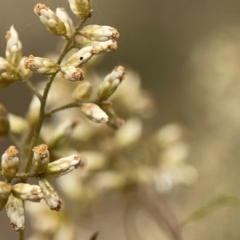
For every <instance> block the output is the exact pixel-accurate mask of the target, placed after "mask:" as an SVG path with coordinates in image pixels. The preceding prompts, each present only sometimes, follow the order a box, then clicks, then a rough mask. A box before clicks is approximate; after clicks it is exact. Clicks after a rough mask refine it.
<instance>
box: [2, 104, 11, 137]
mask: <svg viewBox="0 0 240 240" xmlns="http://www.w3.org/2000/svg"><path fill="white" fill-rule="evenodd" d="M9 129H10V124H9V118H8V113H7V111H6V109H5V107H4V106H3V105H2V104H0V137H5V136H6V135H8V132H9Z"/></svg>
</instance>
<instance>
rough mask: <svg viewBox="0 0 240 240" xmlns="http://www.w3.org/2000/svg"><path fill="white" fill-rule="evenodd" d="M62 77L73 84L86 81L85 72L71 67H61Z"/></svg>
mask: <svg viewBox="0 0 240 240" xmlns="http://www.w3.org/2000/svg"><path fill="white" fill-rule="evenodd" d="M61 76H62V77H63V78H65V79H67V80H69V81H71V82H77V81H82V80H83V79H84V75H83V70H82V69H81V68H76V67H74V66H70V65H69V66H63V67H61Z"/></svg>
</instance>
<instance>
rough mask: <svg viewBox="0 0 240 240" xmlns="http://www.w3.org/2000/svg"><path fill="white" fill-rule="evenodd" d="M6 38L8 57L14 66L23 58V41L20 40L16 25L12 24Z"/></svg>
mask: <svg viewBox="0 0 240 240" xmlns="http://www.w3.org/2000/svg"><path fill="white" fill-rule="evenodd" d="M6 40H7V47H6V59H7V61H8V62H9V63H10V64H12V65H13V66H17V65H18V64H19V62H20V59H21V58H22V43H21V42H20V41H19V38H18V33H17V31H16V30H15V28H14V26H11V27H10V30H9V31H8V32H7V35H6Z"/></svg>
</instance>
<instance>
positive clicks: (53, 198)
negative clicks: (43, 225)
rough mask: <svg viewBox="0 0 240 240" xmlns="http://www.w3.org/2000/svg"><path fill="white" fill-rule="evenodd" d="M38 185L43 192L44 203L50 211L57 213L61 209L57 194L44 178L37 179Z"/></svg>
mask: <svg viewBox="0 0 240 240" xmlns="http://www.w3.org/2000/svg"><path fill="white" fill-rule="evenodd" d="M38 184H39V186H40V187H41V188H42V190H43V192H44V197H43V199H44V201H45V202H46V204H47V205H48V206H49V207H50V209H51V210H55V211H59V210H60V209H61V204H62V201H61V199H60V198H59V196H58V194H57V193H56V192H55V191H54V189H53V187H52V185H51V184H50V182H49V181H48V180H47V179H46V178H39V179H38Z"/></svg>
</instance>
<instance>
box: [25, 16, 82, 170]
mask: <svg viewBox="0 0 240 240" xmlns="http://www.w3.org/2000/svg"><path fill="white" fill-rule="evenodd" d="M86 20H87V18H83V19H82V20H81V21H80V22H79V23H78V24H77V26H76V30H75V32H74V33H73V34H72V36H71V37H70V38H69V39H68V41H67V42H66V44H65V46H64V48H63V49H62V51H61V54H60V56H59V58H58V60H57V64H58V65H60V64H61V62H62V60H63V58H64V56H65V55H66V54H67V53H68V51H69V47H70V46H71V44H72V42H73V40H74V38H75V36H76V35H77V32H78V31H79V30H80V29H81V28H82V26H83V24H84V22H85V21H86ZM56 75H57V73H54V74H53V75H51V77H50V79H49V81H48V83H47V84H46V87H45V90H44V93H43V96H42V101H41V106H40V112H39V119H38V122H37V124H36V127H35V131H34V134H33V138H32V142H31V144H30V148H29V151H28V157H27V161H26V165H25V167H24V171H25V172H28V171H29V169H30V167H31V160H32V156H33V152H32V149H33V147H34V146H36V145H37V142H38V139H39V134H40V131H41V128H42V125H43V121H44V119H45V106H46V103H47V97H48V93H49V90H50V88H51V85H52V83H53V80H54V79H55V77H56Z"/></svg>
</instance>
